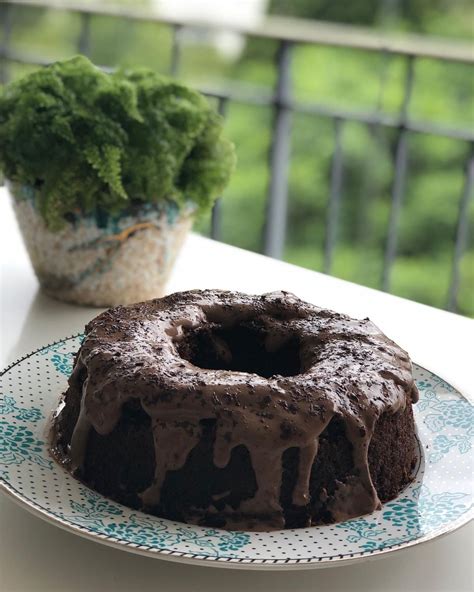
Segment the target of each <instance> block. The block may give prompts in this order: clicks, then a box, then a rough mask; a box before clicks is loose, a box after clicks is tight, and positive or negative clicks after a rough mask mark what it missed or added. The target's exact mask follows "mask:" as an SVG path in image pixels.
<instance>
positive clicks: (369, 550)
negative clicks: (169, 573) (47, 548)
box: [0, 336, 473, 569]
mask: <svg viewBox="0 0 474 592" xmlns="http://www.w3.org/2000/svg"><path fill="white" fill-rule="evenodd" d="M80 341H81V337H80V336H76V337H72V338H69V339H65V340H64V341H61V342H58V343H56V344H53V345H51V346H48V347H46V348H43V349H42V350H39V351H37V352H35V353H33V354H30V355H29V356H27V357H25V358H24V359H23V360H20V361H19V362H16V363H15V364H13V365H12V366H11V367H10V368H9V369H8V370H7V371H5V373H4V374H3V376H2V378H1V391H0V392H1V400H0V442H1V446H0V463H1V465H2V467H1V470H2V473H1V485H2V489H3V490H4V491H5V492H6V493H7V494H9V495H10V496H12V497H13V498H14V499H15V500H16V501H17V502H19V503H20V504H21V505H23V506H24V507H25V508H26V509H28V510H30V511H32V512H33V513H36V514H37V515H39V516H40V517H42V518H44V519H46V520H48V521H51V522H52V523H55V524H57V525H60V526H62V527H64V528H66V529H68V530H70V531H71V532H75V533H77V534H81V535H83V536H86V537H88V538H91V539H93V540H96V541H98V542H103V543H106V544H110V545H113V546H117V547H120V548H122V549H125V550H130V551H134V552H140V553H143V554H146V555H150V556H154V557H162V558H165V559H166V558H168V559H173V558H174V559H175V560H179V561H183V562H197V563H199V562H204V563H207V564H208V565H213V564H215V563H216V562H219V564H223V565H230V566H234V567H239V566H241V567H260V568H262V569H263V568H269V569H274V568H277V567H282V568H297V567H305V566H306V567H308V566H311V565H313V564H314V566H315V567H320V566H325V565H328V564H334V565H336V564H338V563H340V562H344V561H354V560H362V559H364V558H366V557H370V556H374V555H378V554H382V553H386V552H388V551H391V550H396V549H402V548H405V547H408V546H410V545H414V544H417V543H421V542H424V541H426V540H430V539H432V538H435V537H437V536H439V535H441V534H445V533H447V532H450V531H452V530H454V529H456V528H458V527H459V526H461V525H463V524H465V523H466V522H468V521H469V519H470V518H471V517H472V470H473V466H472V441H473V433H472V431H473V428H472V426H473V422H472V419H473V415H472V413H473V411H472V409H473V408H472V405H471V404H470V403H469V402H468V401H467V400H466V399H465V398H464V397H463V396H462V395H461V394H460V393H459V392H457V391H456V390H455V389H454V388H453V387H452V386H450V385H448V384H447V383H446V382H444V381H443V380H442V379H440V378H439V377H437V376H436V375H434V374H433V373H431V372H429V371H427V370H424V369H422V368H420V367H418V366H416V365H415V367H414V372H415V378H416V381H417V385H418V388H419V390H420V401H419V403H418V404H417V405H416V406H415V416H416V423H417V428H418V436H419V441H420V463H419V466H418V468H417V474H416V477H415V480H414V482H413V483H412V484H411V485H409V486H408V487H407V488H406V489H405V490H404V491H403V492H402V493H401V494H400V495H399V496H398V497H397V498H396V499H395V500H393V501H392V502H389V503H388V504H385V505H384V506H383V507H382V509H381V510H379V511H376V512H373V513H372V514H369V515H367V516H364V517H362V518H358V519H355V520H349V521H346V522H342V523H340V524H337V525H331V526H319V527H312V528H305V529H296V530H287V531H275V532H271V533H256V532H225V531H222V530H218V529H210V528H202V527H198V526H191V525H185V524H180V523H176V522H172V521H168V520H164V519H160V518H156V517H153V516H148V515H145V514H142V513H140V512H136V511H133V510H129V509H128V508H125V507H124V506H121V505H119V504H116V503H114V502H111V501H109V500H107V499H105V498H104V497H102V496H100V495H98V494H96V493H95V492H92V491H91V490H90V489H88V488H86V487H84V486H83V485H82V484H81V483H79V482H78V481H76V480H75V479H74V478H73V477H71V476H70V475H69V474H68V473H67V472H66V471H64V470H63V469H62V468H61V467H59V466H58V465H57V464H56V463H54V462H53V461H51V458H50V456H49V454H48V442H47V441H46V440H45V437H44V434H45V431H46V429H47V420H48V418H49V416H50V414H51V412H52V411H53V410H54V408H55V406H56V404H57V399H58V397H59V395H60V393H61V392H62V391H63V390H64V389H65V387H66V381H67V375H68V374H69V372H70V370H71V366H72V357H73V354H74V352H76V351H77V349H78V347H79V345H80Z"/></svg>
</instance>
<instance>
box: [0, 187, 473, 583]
mask: <svg viewBox="0 0 474 592" xmlns="http://www.w3.org/2000/svg"><path fill="white" fill-rule="evenodd" d="M5 193H6V192H5V190H3V189H0V257H1V290H0V295H1V303H0V311H1V317H0V320H1V349H0V365H1V366H2V367H4V366H5V365H6V364H7V363H9V362H11V361H13V360H15V359H17V358H18V357H20V356H22V355H23V354H25V353H27V352H30V351H32V350H33V349H35V348H37V347H40V346H41V345H43V344H44V343H47V342H51V341H54V340H56V339H58V338H61V337H64V336H66V335H71V334H72V333H75V332H77V331H80V330H82V328H83V326H84V324H85V323H86V322H87V321H88V320H89V319H90V318H92V317H93V316H95V315H96V314H97V312H98V310H97V309H92V308H79V307H74V306H70V305H66V304H61V303H59V302H56V301H54V300H51V299H50V298H48V297H47V296H45V295H43V294H42V293H41V292H40V291H38V284H37V282H36V279H35V277H34V275H33V272H32V270H31V267H30V264H29V261H28V258H27V255H26V252H25V250H24V247H23V245H22V243H21V240H20V236H19V232H18V229H17V226H16V223H15V220H14V217H13V213H12V211H11V208H10V204H9V203H8V200H7V199H5V197H6V196H5ZM190 288H227V289H236V290H242V291H247V292H254V293H260V292H265V291H271V290H278V289H284V290H289V291H292V292H295V293H296V294H297V295H298V296H300V297H301V298H303V299H306V300H308V301H311V302H314V303H316V304H318V305H322V306H326V307H329V308H333V309H336V310H338V311H341V312H346V313H348V314H350V315H353V316H356V317H365V316H370V317H371V318H372V320H374V321H375V322H376V323H377V324H379V325H380V326H381V327H382V328H383V330H384V331H385V332H386V333H387V334H388V335H389V336H391V337H392V338H393V339H395V340H396V341H398V342H399V343H400V344H401V345H402V346H403V347H405V348H406V349H407V350H408V351H409V352H410V354H411V356H412V358H413V359H414V360H416V361H417V362H418V363H419V364H421V365H423V366H426V367H428V368H430V369H433V370H434V371H436V372H437V373H438V374H440V375H441V376H443V377H444V378H445V379H447V380H448V381H449V382H451V383H452V384H454V385H455V386H457V387H458V388H459V389H460V390H461V391H462V392H464V393H471V394H473V393H474V381H473V369H472V366H473V363H472V352H471V355H470V352H469V351H468V342H469V341H472V337H473V335H474V333H473V328H474V323H473V321H471V320H468V319H465V318H462V317H460V316H457V315H453V314H450V313H447V312H443V311H440V310H436V309H434V308H430V307H427V306H423V305H421V304H416V303H414V302H410V301H408V300H403V299H401V298H396V297H394V296H389V295H387V294H384V293H382V292H378V291H375V290H370V289H368V288H364V287H361V286H357V285H355V284H351V283H348V282H344V281H341V280H338V279H335V278H331V277H328V276H325V275H321V274H318V273H315V272H312V271H308V270H304V269H300V268H298V267H294V266H291V265H288V264H285V263H281V262H278V261H274V260H271V259H267V258H266V257H262V256H260V255H255V254H252V253H248V252H245V251H242V250H239V249H236V248H233V247H230V246H227V245H222V244H218V243H215V242H213V241H210V240H207V239H204V238H200V237H198V236H194V235H191V236H190V237H189V239H188V241H187V242H186V245H185V247H184V249H183V252H182V254H181V256H180V258H179V260H178V262H177V265H176V268H175V270H174V274H173V277H172V280H171V282H170V284H169V286H168V290H169V291H170V292H172V291H176V290H184V289H190ZM471 345H472V344H471ZM472 535H473V528H472V525H470V526H466V527H464V528H462V529H461V530H459V531H457V532H456V533H453V534H451V535H448V536H447V537H445V538H443V539H441V540H437V541H434V542H431V543H428V544H425V545H422V546H420V547H418V548H413V549H410V550H407V551H401V552H399V553H396V554H394V555H392V556H389V557H386V558H382V559H378V560H373V561H369V562H364V563H361V564H359V565H352V566H346V567H337V568H328V569H323V570H308V571H298V572H273V573H271V572H257V571H249V572H244V571H236V570H224V569H216V568H210V567H194V566H187V565H180V564H177V563H170V562H167V561H163V560H158V559H150V558H145V557H140V556H136V555H130V554H128V553H125V552H123V551H119V550H115V549H112V548H109V547H105V546H103V545H99V544H96V543H93V542H90V541H87V540H84V539H81V538H79V537H77V536H75V535H73V534H70V533H67V532H64V531H62V530H59V529H58V528H55V527H54V526H51V525H50V524H47V523H45V522H43V521H42V520H40V519H38V518H36V517H33V516H31V515H30V514H28V513H27V512H26V511H24V510H22V509H20V508H19V507H17V506H16V505H15V504H14V503H13V502H11V501H10V500H7V499H6V498H5V497H4V496H2V497H1V498H0V590H1V591H2V592H10V591H12V592H13V591H19V592H20V591H21V592H24V591H32V590H34V591H40V590H44V591H48V592H53V591H61V592H66V591H76V590H77V591H81V592H82V591H86V590H87V591H90V592H94V591H96V590H97V591H100V592H108V591H112V590H113V591H117V592H118V591H122V590H123V591H125V590H126V591H127V592H134V591H135V590H137V591H138V590H140V591H144V592H145V591H148V590H153V591H154V592H156V591H158V590H159V591H163V592H175V591H186V592H188V591H194V590H206V591H207V592H214V591H223V590H225V592H234V591H239V592H241V591H242V590H252V591H253V590H255V591H260V590H271V591H272V592H280V591H281V592H283V591H284V592H290V591H291V592H293V591H294V592H297V591H310V590H311V591H313V590H318V591H324V592H326V591H327V592H330V591H333V590H338V591H346V590H347V591H349V590H350V591H351V592H356V591H358V590H361V591H362V590H363V591H364V592H366V591H367V592H369V591H374V592H375V591H377V592H379V591H382V590H383V591H386V592H389V591H404V592H408V591H412V590H413V591H417V592H420V591H423V590H426V591H430V592H435V591H438V590H449V591H453V592H460V591H463V590H471V589H472V583H473V576H474V572H473V568H472V557H474V554H473V536H472Z"/></svg>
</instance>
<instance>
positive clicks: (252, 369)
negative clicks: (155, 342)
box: [177, 321, 301, 378]
mask: <svg viewBox="0 0 474 592" xmlns="http://www.w3.org/2000/svg"><path fill="white" fill-rule="evenodd" d="M177 347H178V351H179V354H180V356H181V357H182V358H183V359H185V360H187V361H188V362H191V363H192V364H193V365H194V366H197V367H199V368H204V369H208V370H230V371H234V372H248V373H253V374H258V375H259V376H263V377H264V378H269V377H270V376H274V375H276V374H279V375H281V376H294V375H296V374H299V373H300V372H301V361H300V347H299V340H298V339H297V338H295V337H292V336H289V337H288V339H282V338H281V337H278V338H276V337H274V338H272V336H270V335H269V334H268V332H267V331H265V330H264V328H262V327H261V326H259V325H258V324H257V323H255V322H252V321H247V322H245V323H240V324H236V325H234V326H232V327H223V326H221V325H217V324H209V325H203V326H201V327H197V328H193V329H187V330H186V329H185V330H184V332H183V336H182V339H181V340H180V342H179V343H178V344H177Z"/></svg>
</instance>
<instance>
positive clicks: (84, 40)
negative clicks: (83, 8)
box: [77, 12, 91, 56]
mask: <svg viewBox="0 0 474 592" xmlns="http://www.w3.org/2000/svg"><path fill="white" fill-rule="evenodd" d="M90 48H91V14H90V12H81V30H80V32H79V39H78V42H77V50H78V52H79V53H82V55H85V56H87V55H89V54H90Z"/></svg>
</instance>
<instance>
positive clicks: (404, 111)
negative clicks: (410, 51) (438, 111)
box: [400, 55, 415, 125]
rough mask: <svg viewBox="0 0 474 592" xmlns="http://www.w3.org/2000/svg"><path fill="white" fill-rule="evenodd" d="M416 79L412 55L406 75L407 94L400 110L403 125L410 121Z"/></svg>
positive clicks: (408, 61) (408, 60) (409, 57)
mask: <svg viewBox="0 0 474 592" xmlns="http://www.w3.org/2000/svg"><path fill="white" fill-rule="evenodd" d="M414 79H415V57H414V56H412V55H410V56H408V59H407V72H406V75H405V92H404V96H403V103H402V108H401V110H400V119H401V121H402V123H403V125H405V124H406V121H407V119H408V110H409V107H410V101H411V96H412V94H413V82H414Z"/></svg>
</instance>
